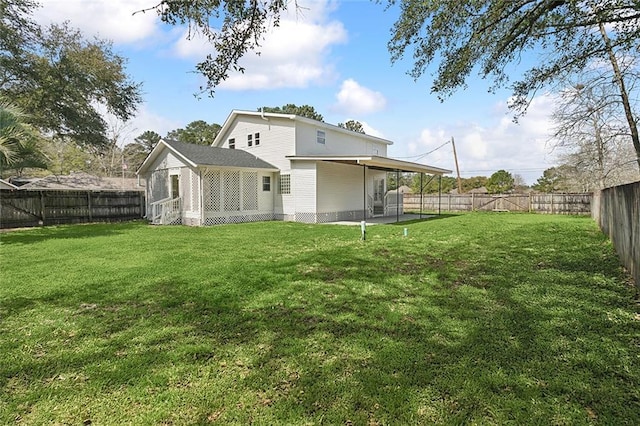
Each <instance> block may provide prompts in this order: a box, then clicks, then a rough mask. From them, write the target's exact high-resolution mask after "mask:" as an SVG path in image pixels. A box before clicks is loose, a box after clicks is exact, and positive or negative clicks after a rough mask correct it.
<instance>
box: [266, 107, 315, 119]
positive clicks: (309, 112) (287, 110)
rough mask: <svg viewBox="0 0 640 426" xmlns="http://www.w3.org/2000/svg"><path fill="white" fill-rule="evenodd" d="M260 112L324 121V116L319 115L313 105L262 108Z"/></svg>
mask: <svg viewBox="0 0 640 426" xmlns="http://www.w3.org/2000/svg"><path fill="white" fill-rule="evenodd" d="M258 111H263V112H272V113H277V114H293V115H299V116H301V117H307V118H310V119H312V120H318V121H324V117H323V116H322V114H320V113H318V112H317V111H316V109H315V108H314V107H312V106H311V105H300V106H298V105H296V104H286V105H283V106H281V107H266V106H265V107H262V108H258Z"/></svg>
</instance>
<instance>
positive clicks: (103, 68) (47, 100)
mask: <svg viewBox="0 0 640 426" xmlns="http://www.w3.org/2000/svg"><path fill="white" fill-rule="evenodd" d="M1 7H2V11H3V12H5V15H3V16H2V20H1V24H0V34H1V35H2V36H3V37H2V42H1V43H2V51H1V52H0V69H1V71H0V95H2V96H5V97H7V98H10V99H12V100H13V102H15V103H16V104H17V105H18V106H20V107H21V108H22V109H23V110H24V111H25V113H27V114H28V115H29V120H30V122H31V123H32V124H33V125H34V126H35V127H36V128H38V129H40V130H41V131H43V132H45V133H47V134H50V135H53V136H54V137H60V138H70V139H73V140H74V141H75V142H76V143H79V144H82V145H101V144H107V143H108V138H107V135H106V133H107V123H106V122H105V120H104V118H103V116H102V113H101V112H102V111H103V110H104V109H106V110H107V111H108V112H110V113H111V114H113V115H115V116H116V117H118V118H119V119H122V120H127V119H129V118H130V117H131V116H132V115H133V114H134V112H135V110H136V107H137V105H138V103H139V102H140V100H141V95H140V86H139V85H138V84H136V83H133V82H131V81H130V79H129V76H128V75H127V74H126V72H125V60H124V58H122V57H121V56H119V55H117V54H115V53H113V51H112V48H111V44H110V43H109V42H106V41H103V40H97V39H96V40H92V41H87V40H86V39H84V37H83V35H82V34H81V33H80V32H79V31H77V30H74V29H72V28H69V27H68V26H67V24H61V25H55V24H54V25H51V26H50V27H49V28H46V29H44V30H43V29H41V28H40V27H39V26H37V25H36V24H35V23H34V22H33V20H32V19H31V17H30V16H29V15H30V14H31V13H33V11H34V9H35V7H36V4H35V3H33V2H31V1H28V0H5V1H3V2H2V6H1ZM13 20H17V21H16V22H19V23H20V24H16V23H15V22H14V21H13Z"/></svg>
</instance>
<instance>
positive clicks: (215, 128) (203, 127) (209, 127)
mask: <svg viewBox="0 0 640 426" xmlns="http://www.w3.org/2000/svg"><path fill="white" fill-rule="evenodd" d="M220 129H221V126H220V125H219V124H216V123H213V124H208V123H207V122H206V121H203V120H196V121H192V122H191V123H189V124H187V126H186V127H185V128H184V129H175V130H171V131H170V132H168V133H167V139H174V140H177V141H179V142H184V143H193V144H196V145H211V144H212V143H213V140H214V139H215V138H216V136H217V135H218V132H219V131H220ZM156 143H157V142H156Z"/></svg>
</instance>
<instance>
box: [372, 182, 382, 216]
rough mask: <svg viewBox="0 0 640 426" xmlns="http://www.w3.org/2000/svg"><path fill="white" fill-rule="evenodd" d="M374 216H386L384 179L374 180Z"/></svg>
mask: <svg viewBox="0 0 640 426" xmlns="http://www.w3.org/2000/svg"><path fill="white" fill-rule="evenodd" d="M373 215H374V216H382V215H384V179H374V180H373Z"/></svg>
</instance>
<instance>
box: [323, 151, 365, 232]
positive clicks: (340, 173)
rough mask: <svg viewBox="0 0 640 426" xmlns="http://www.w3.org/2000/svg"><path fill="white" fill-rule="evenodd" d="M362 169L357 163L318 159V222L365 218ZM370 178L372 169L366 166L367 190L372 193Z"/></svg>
mask: <svg viewBox="0 0 640 426" xmlns="http://www.w3.org/2000/svg"><path fill="white" fill-rule="evenodd" d="M363 169H364V168H363V167H358V166H350V165H345V164H338V163H328V162H318V164H317V171H318V188H317V193H318V206H317V207H318V208H317V213H318V214H317V222H335V221H339V220H357V219H363V213H362V212H363V208H364V200H363V198H364V187H363V185H365V182H364V179H365V175H364V172H363ZM371 180H372V178H371V173H370V171H369V170H367V173H366V184H367V194H371V189H372V188H373V184H372V182H371ZM367 204H368V203H367Z"/></svg>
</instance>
